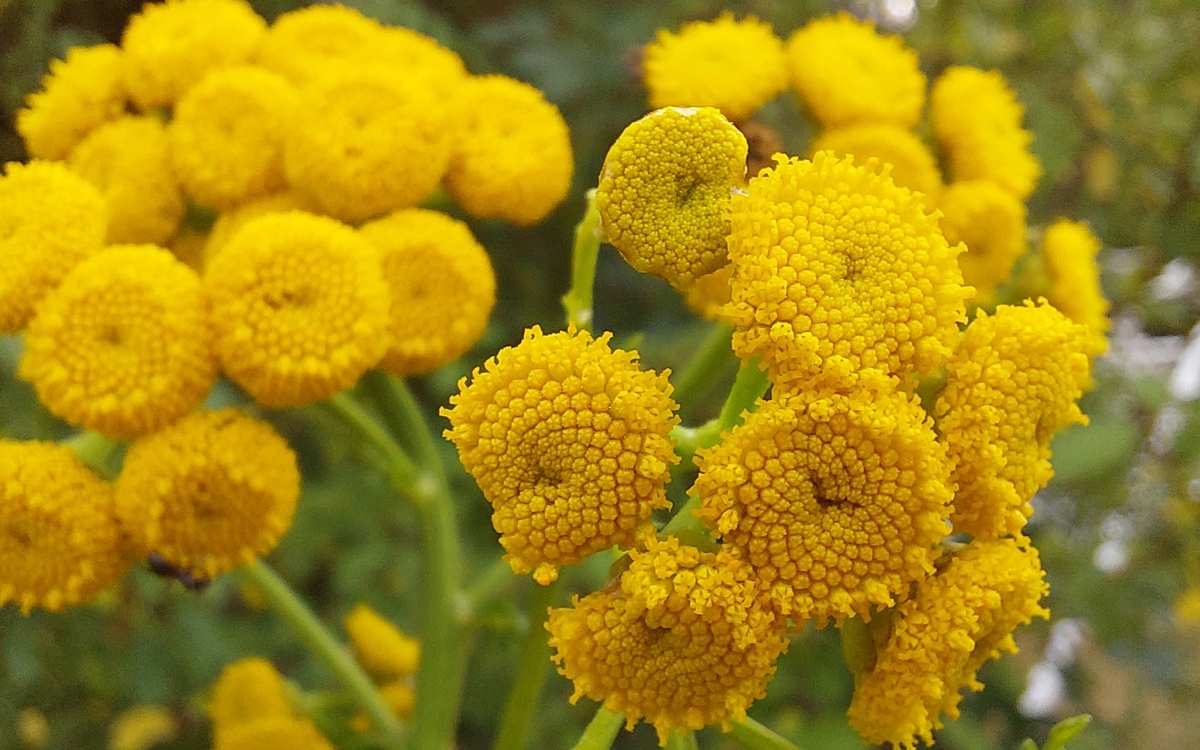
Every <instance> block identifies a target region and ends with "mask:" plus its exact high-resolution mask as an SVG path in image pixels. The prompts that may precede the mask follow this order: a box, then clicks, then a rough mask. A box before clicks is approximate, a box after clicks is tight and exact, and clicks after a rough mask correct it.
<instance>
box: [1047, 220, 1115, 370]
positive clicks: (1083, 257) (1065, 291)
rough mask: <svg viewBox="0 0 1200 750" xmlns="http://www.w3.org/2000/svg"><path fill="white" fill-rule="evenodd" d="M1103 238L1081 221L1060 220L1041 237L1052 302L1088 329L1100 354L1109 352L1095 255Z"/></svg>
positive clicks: (1103, 305) (1104, 303) (1105, 317)
mask: <svg viewBox="0 0 1200 750" xmlns="http://www.w3.org/2000/svg"><path fill="white" fill-rule="evenodd" d="M1099 252H1100V238H1099V237H1097V236H1096V235H1094V234H1092V230H1091V229H1089V228H1088V225H1087V224H1086V223H1084V222H1082V221H1069V220H1067V219H1059V220H1058V221H1056V222H1054V224H1052V225H1051V226H1050V228H1049V229H1047V230H1046V233H1045V234H1043V235H1042V244H1041V254H1042V260H1043V261H1044V262H1045V267H1046V273H1047V275H1049V277H1050V293H1049V294H1048V295H1047V296H1048V297H1049V298H1050V302H1051V303H1052V304H1053V305H1054V306H1055V307H1057V308H1058V309H1059V310H1060V311H1062V313H1063V314H1064V315H1066V316H1067V317H1068V318H1070V319H1071V320H1073V321H1075V322H1076V323H1080V324H1082V325H1085V326H1087V327H1088V331H1089V332H1090V334H1089V335H1090V337H1091V338H1092V340H1093V341H1094V344H1093V346H1092V347H1091V348H1092V349H1093V350H1095V351H1096V352H1097V353H1098V354H1103V353H1104V351H1105V350H1106V349H1107V348H1108V339H1107V338H1106V337H1105V335H1104V334H1105V331H1107V330H1108V327H1109V320H1108V300H1106V299H1105V298H1104V290H1103V289H1101V287H1100V267H1099V266H1098V265H1097V264H1096V254H1097V253H1099Z"/></svg>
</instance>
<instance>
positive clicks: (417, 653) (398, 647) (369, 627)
mask: <svg viewBox="0 0 1200 750" xmlns="http://www.w3.org/2000/svg"><path fill="white" fill-rule="evenodd" d="M345 626H346V635H348V636H350V645H352V646H353V647H354V658H355V659H357V660H358V663H359V664H361V665H362V667H363V669H365V670H367V672H368V673H369V674H370V675H371V676H372V677H374V678H375V679H376V680H378V681H379V682H390V681H394V680H397V679H398V678H401V677H406V676H409V675H414V674H416V673H417V666H418V664H419V663H420V660H421V643H420V641H418V640H417V639H415V638H409V637H408V636H406V635H405V634H404V633H402V632H400V629H399V628H397V627H396V626H395V625H393V624H392V623H390V622H388V621H387V620H385V619H384V618H383V617H382V616H381V615H380V614H379V613H378V612H376V611H375V610H374V609H372V608H371V607H370V606H369V605H367V604H359V605H358V606H356V607H355V608H354V609H353V610H351V612H350V614H348V615H346V619H345Z"/></svg>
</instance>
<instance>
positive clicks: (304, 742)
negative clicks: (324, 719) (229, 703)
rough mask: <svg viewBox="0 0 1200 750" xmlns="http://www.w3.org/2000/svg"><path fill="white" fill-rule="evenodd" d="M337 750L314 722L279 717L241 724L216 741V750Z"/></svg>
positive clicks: (214, 749)
mask: <svg viewBox="0 0 1200 750" xmlns="http://www.w3.org/2000/svg"><path fill="white" fill-rule="evenodd" d="M263 748H288V749H289V750H293V749H294V750H335V748H334V746H333V745H331V744H330V743H329V740H327V739H326V738H325V735H323V734H321V732H320V730H319V729H317V726H316V725H315V724H313V723H312V721H311V720H310V719H287V718H282V717H275V718H270V719H260V720H258V721H252V722H249V723H247V724H238V725H237V726H233V727H230V728H229V729H228V730H227V731H224V732H221V733H220V734H218V735H217V737H216V742H215V743H214V744H213V750H263Z"/></svg>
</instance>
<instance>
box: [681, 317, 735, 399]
mask: <svg viewBox="0 0 1200 750" xmlns="http://www.w3.org/2000/svg"><path fill="white" fill-rule="evenodd" d="M732 336H733V325H732V324H730V323H728V322H726V321H723V320H722V321H717V322H715V323H713V324H712V325H711V327H710V328H709V329H708V334H707V335H706V336H705V337H704V340H703V341H702V342H700V346H699V348H698V349H696V351H695V353H694V354H692V356H691V358H690V359H689V360H688V361H687V363H685V364H684V366H683V367H682V368H681V369H680V370H679V372H677V373H674V374H673V375H674V377H672V378H671V384H672V385H674V386H675V390H674V392H673V393H672V394H671V396H672V398H674V399H675V403H677V404H679V408H680V410H683V409H686V408H688V407H689V406H691V405H692V404H693V402H695V400H696V399H698V398H700V397H701V396H703V395H704V394H705V393H706V392H707V391H708V389H709V388H711V387H712V384H713V380H714V379H715V376H716V375H717V374H719V373H720V372H721V371H722V370H724V365H725V363H726V362H728V361H729V360H730V359H732V358H733V350H732V349H730V344H729V342H730V338H731V337H732Z"/></svg>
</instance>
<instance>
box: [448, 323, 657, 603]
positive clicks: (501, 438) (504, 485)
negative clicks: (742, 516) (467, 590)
mask: <svg viewBox="0 0 1200 750" xmlns="http://www.w3.org/2000/svg"><path fill="white" fill-rule="evenodd" d="M611 337H612V334H609V333H605V334H603V335H601V336H600V337H599V338H598V339H593V338H592V337H591V335H590V334H588V332H587V331H575V330H573V329H572V330H569V331H562V332H559V333H552V334H549V335H543V334H542V331H541V329H540V328H538V327H537V326H534V327H533V328H531V329H529V330H527V331H526V332H525V336H524V338H523V339H522V340H521V343H520V344H518V345H517V346H515V347H507V348H505V349H502V350H501V351H500V352H499V353H498V354H497V355H496V356H495V358H493V359H491V360H488V361H487V362H485V363H484V369H483V371H480V370H479V369H478V368H476V369H475V371H474V372H473V373H472V374H471V380H470V382H469V383H468V380H467V378H463V379H462V380H461V381H459V393H458V394H456V395H454V396H451V397H450V403H451V404H452V405H453V407H452V408H450V409H446V408H443V409H442V414H443V416H445V417H447V418H449V420H450V429H449V430H447V431H446V432H445V435H446V437H447V438H448V439H449V440H451V441H452V442H453V443H454V445H455V447H457V448H458V454H459V458H460V459H461V460H462V464H463V467H464V468H465V469H466V470H467V472H468V473H470V474H471V476H473V477H474V478H475V481H476V482H478V483H479V487H480V489H482V490H483V495H484V497H486V498H487V500H488V502H490V503H491V504H492V508H493V512H492V525H493V526H495V528H496V531H498V532H499V533H500V544H501V545H503V547H504V549H505V551H506V552H507V554H506V555H505V559H506V560H508V562H509V564H510V565H512V568H513V570H514V571H516V572H517V573H528V572H530V571H534V578H535V579H537V581H538V582H539V583H542V584H547V583H550V582H551V581H553V580H554V579H555V578H557V577H558V568H559V567H560V566H563V565H571V564H574V563H578V562H580V561H582V560H583V559H584V558H585V557H587V556H588V555H590V554H592V553H593V552H598V551H600V550H603V549H608V548H609V547H612V546H614V545H617V546H620V547H622V548H628V547H630V546H632V545H633V544H634V542H635V536H636V534H637V532H638V530H639V527H644V526H645V525H646V524H647V523H648V521H649V519H650V513H651V511H653V510H654V509H655V508H665V507H667V506H668V505H669V503H668V502H667V499H666V492H665V490H664V485H665V484H666V482H667V480H668V479H669V478H670V471H669V465H670V464H672V463H675V462H676V461H678V458H677V457H676V456H675V453H674V451H673V450H672V446H671V442H670V440H669V439H668V437H667V435H668V433H669V432H670V430H671V427H672V426H674V425H675V424H677V423H678V422H679V418H678V417H677V416H676V415H675V409H676V405H675V402H674V401H672V400H671V396H670V394H671V385H670V383H668V382H667V374H666V373H663V374H661V375H660V374H656V373H654V372H653V371H647V372H642V371H641V370H639V369H638V364H637V353H636V352H626V351H622V350H620V349H618V350H616V351H613V350H611V349H609V346H608V341H609V339H610V338H611Z"/></svg>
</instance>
